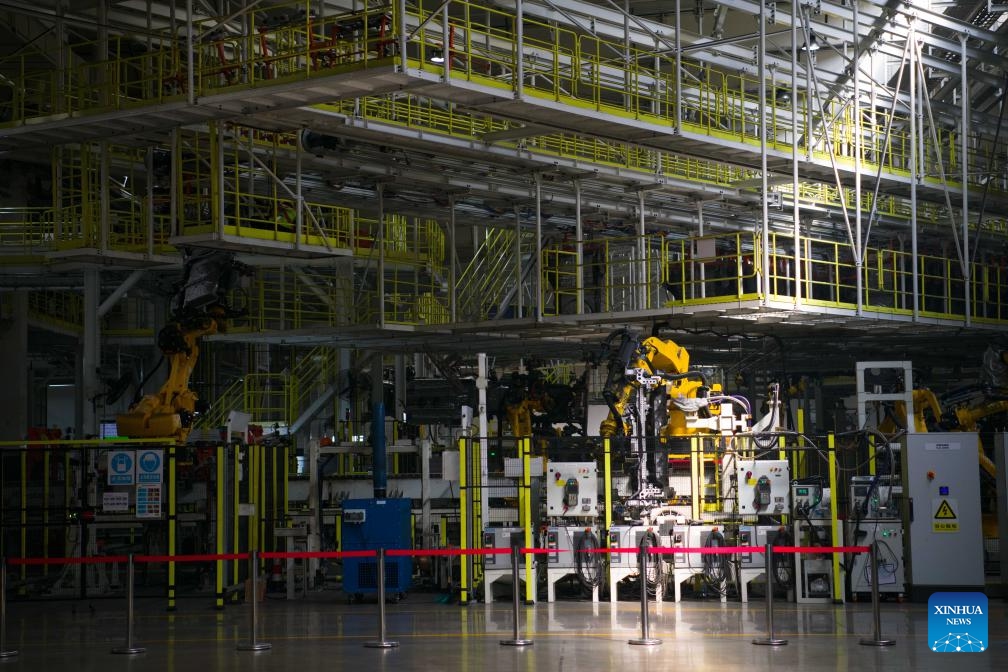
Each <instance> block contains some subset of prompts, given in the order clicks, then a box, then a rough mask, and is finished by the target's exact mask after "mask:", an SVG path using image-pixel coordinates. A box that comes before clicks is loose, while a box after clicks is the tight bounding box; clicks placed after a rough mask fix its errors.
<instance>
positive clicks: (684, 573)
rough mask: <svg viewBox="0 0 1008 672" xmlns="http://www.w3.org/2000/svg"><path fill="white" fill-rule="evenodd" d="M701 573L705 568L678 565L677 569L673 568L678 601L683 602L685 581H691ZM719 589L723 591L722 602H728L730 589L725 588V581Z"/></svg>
mask: <svg viewBox="0 0 1008 672" xmlns="http://www.w3.org/2000/svg"><path fill="white" fill-rule="evenodd" d="M701 574H703V570H702V569H697V568H694V567H676V568H675V569H673V570H672V583H673V586H674V594H675V601H676V602H681V601H682V584H683V581H689V580H690V579H692V578H693V577H694V576H699V575H701ZM719 589H720V591H721V601H722V602H727V601H728V595H727V592H728V591H726V590H725V582H722V583H721V586H719Z"/></svg>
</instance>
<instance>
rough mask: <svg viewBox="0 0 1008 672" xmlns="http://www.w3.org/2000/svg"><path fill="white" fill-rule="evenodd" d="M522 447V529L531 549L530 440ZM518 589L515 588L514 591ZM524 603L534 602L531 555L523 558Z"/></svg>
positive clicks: (527, 439)
mask: <svg viewBox="0 0 1008 672" xmlns="http://www.w3.org/2000/svg"><path fill="white" fill-rule="evenodd" d="M521 447H522V451H521V452H522V490H524V491H525V507H524V510H523V511H522V529H524V530H525V548H532V473H531V472H532V439H529V438H525V439H522V440H521ZM517 589H518V587H517V586H515V590H517ZM525 601H526V602H527V603H532V602H535V581H533V580H532V555H531V554H527V555H526V556H525Z"/></svg>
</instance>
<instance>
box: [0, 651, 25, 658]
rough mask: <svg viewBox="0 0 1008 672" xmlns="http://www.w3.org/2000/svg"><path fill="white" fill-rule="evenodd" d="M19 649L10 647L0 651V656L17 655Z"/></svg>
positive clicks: (10, 656)
mask: <svg viewBox="0 0 1008 672" xmlns="http://www.w3.org/2000/svg"><path fill="white" fill-rule="evenodd" d="M19 653H20V651H18V650H17V649H10V650H9V651H0V658H13V657H14V656H16V655H18V654H19Z"/></svg>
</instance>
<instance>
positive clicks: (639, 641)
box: [629, 637, 661, 646]
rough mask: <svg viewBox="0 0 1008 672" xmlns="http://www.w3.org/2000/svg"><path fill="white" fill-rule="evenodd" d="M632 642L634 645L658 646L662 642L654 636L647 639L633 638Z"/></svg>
mask: <svg viewBox="0 0 1008 672" xmlns="http://www.w3.org/2000/svg"><path fill="white" fill-rule="evenodd" d="M629 643H630V644H633V645H634V646H657V645H658V644H661V640H660V639H655V638H654V637H648V638H647V639H631V640H630V642H629Z"/></svg>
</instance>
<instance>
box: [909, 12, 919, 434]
mask: <svg viewBox="0 0 1008 672" xmlns="http://www.w3.org/2000/svg"><path fill="white" fill-rule="evenodd" d="M907 40H908V44H909V45H910V48H909V49H908V50H907V58H909V59H910V67H909V68H908V69H909V70H910V79H909V82H910V256H911V274H912V277H911V279H912V287H913V290H912V291H913V319H914V321H915V322H916V321H917V320H918V319H920V286H919V277H918V276H919V270H920V269H919V268H918V264H919V260H918V259H917V178H918V174H919V173H918V170H917V133H918V131H917V67H916V65H915V60H916V58H917V55H916V53H917V50H916V49H914V48H913V45H914V44H915V41H916V40H917V35H916V34H915V31H914V24H913V19H911V20H910V27H909V35H908V37H907ZM909 424H911V423H907V425H909Z"/></svg>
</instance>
